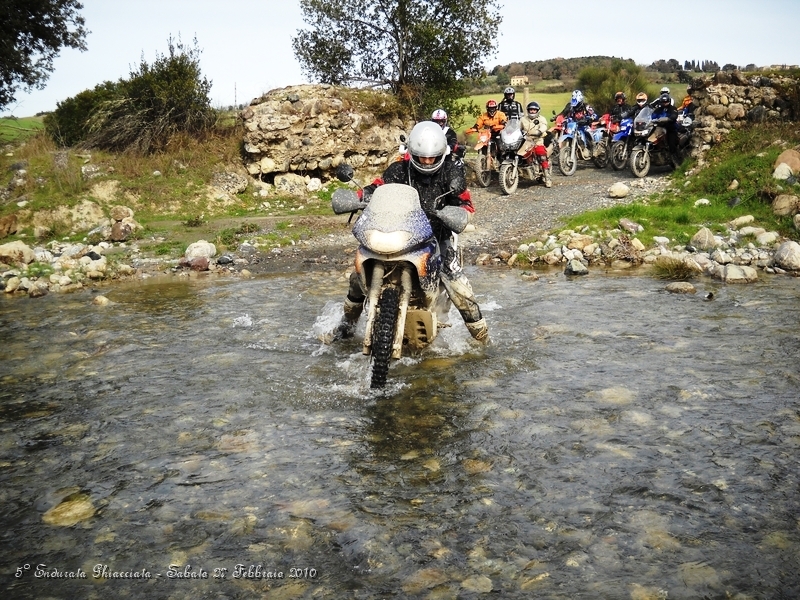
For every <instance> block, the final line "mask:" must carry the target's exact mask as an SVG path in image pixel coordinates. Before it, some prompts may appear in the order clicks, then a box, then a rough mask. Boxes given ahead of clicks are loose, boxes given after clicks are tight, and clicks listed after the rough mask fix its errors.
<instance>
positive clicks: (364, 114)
mask: <svg viewBox="0 0 800 600" xmlns="http://www.w3.org/2000/svg"><path fill="white" fill-rule="evenodd" d="M367 97H368V98H370V101H369V102H370V106H374V107H375V110H373V109H372V108H370V106H367V104H366V102H365V101H364V99H365V98H367ZM393 101H394V100H393V98H391V97H390V96H388V95H387V96H386V97H385V99H384V100H383V101H381V96H380V94H378V93H371V92H358V91H357V90H352V89H349V88H340V87H335V86H331V85H297V86H291V87H286V88H281V89H277V90H272V91H270V92H268V93H266V94H264V95H263V96H261V97H260V98H256V99H255V100H253V101H252V102H251V103H250V106H248V107H247V108H246V109H244V110H243V111H242V113H241V116H242V119H243V121H244V127H245V134H244V149H245V152H246V154H247V157H246V158H245V165H246V168H247V172H248V173H250V174H251V175H254V176H257V177H261V176H263V175H269V176H270V178H272V177H274V175H273V174H277V173H288V172H294V171H299V172H305V173H308V172H315V171H329V170H331V169H334V168H335V167H336V166H338V165H339V164H340V163H341V162H343V161H344V160H345V157H347V162H349V163H350V164H352V165H353V166H354V167H356V168H360V167H376V168H377V167H382V166H384V165H386V164H387V163H388V162H389V161H390V160H391V159H392V158H393V157H394V155H396V154H397V152H398V147H399V144H400V135H401V134H404V133H405V132H406V130H408V129H410V127H411V124H412V121H411V120H409V119H406V120H400V119H393V120H391V122H388V123H387V122H386V120H382V118H381V117H380V116H379V115H376V112H377V111H380V110H381V109H382V108H385V107H386V106H387V105H388V104H389V103H391V102H393Z"/></svg>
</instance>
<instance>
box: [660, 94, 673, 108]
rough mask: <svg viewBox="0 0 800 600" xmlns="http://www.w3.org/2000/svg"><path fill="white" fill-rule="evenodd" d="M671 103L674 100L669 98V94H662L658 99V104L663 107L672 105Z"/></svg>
mask: <svg viewBox="0 0 800 600" xmlns="http://www.w3.org/2000/svg"><path fill="white" fill-rule="evenodd" d="M670 102H672V99H671V98H670V97H669V94H661V95H660V96H659V97H658V103H659V104H660V105H661V106H667V105H668V104H670Z"/></svg>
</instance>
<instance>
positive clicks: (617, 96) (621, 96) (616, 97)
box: [614, 92, 627, 102]
mask: <svg viewBox="0 0 800 600" xmlns="http://www.w3.org/2000/svg"><path fill="white" fill-rule="evenodd" d="M626 98H627V96H626V95H625V92H617V93H616V94H614V102H616V101H617V100H619V99H622V101H623V102H625V99H626Z"/></svg>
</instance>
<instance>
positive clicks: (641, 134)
mask: <svg viewBox="0 0 800 600" xmlns="http://www.w3.org/2000/svg"><path fill="white" fill-rule="evenodd" d="M680 118H681V124H680V125H679V126H678V148H677V150H678V156H679V158H682V157H683V156H684V155H685V153H686V152H687V151H688V148H689V143H690V142H691V138H692V120H691V118H690V117H680ZM676 125H677V124H676ZM633 135H634V138H635V141H634V146H633V149H632V150H631V157H630V159H628V164H629V165H630V168H631V172H632V173H633V174H634V175H636V177H645V176H647V174H648V173H649V172H650V167H651V165H655V166H672V157H671V155H670V151H669V144H668V143H667V130H666V129H665V128H664V127H661V126H660V125H659V124H658V122H657V121H654V120H653V109H652V108H650V107H649V106H646V107H645V108H643V109H642V110H641V112H639V114H638V115H636V118H635V119H634V120H633Z"/></svg>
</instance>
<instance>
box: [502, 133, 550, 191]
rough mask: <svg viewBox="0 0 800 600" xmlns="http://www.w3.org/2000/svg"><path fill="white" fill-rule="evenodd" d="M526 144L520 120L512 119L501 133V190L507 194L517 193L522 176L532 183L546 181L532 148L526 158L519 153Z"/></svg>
mask: <svg viewBox="0 0 800 600" xmlns="http://www.w3.org/2000/svg"><path fill="white" fill-rule="evenodd" d="M524 142H525V136H524V135H523V134H522V130H521V129H520V122H519V119H511V120H510V121H508V123H506V126H505V128H504V129H503V130H502V131H501V132H500V144H499V148H500V153H499V154H500V161H501V163H500V189H501V190H503V193H505V194H509V195H510V194H513V193H514V192H516V191H517V186H518V185H519V180H520V177H521V176H524V177H525V178H526V179H530V180H531V181H534V182H536V181H544V172H543V171H542V167H541V165H539V161H538V160H537V159H536V155H535V154H534V148H533V147H531V148H530V150H528V152H526V153H525V155H524V156H520V155H519V154H517V151H518V150H519V149H520V148H521V147H522V144H523V143H524Z"/></svg>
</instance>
